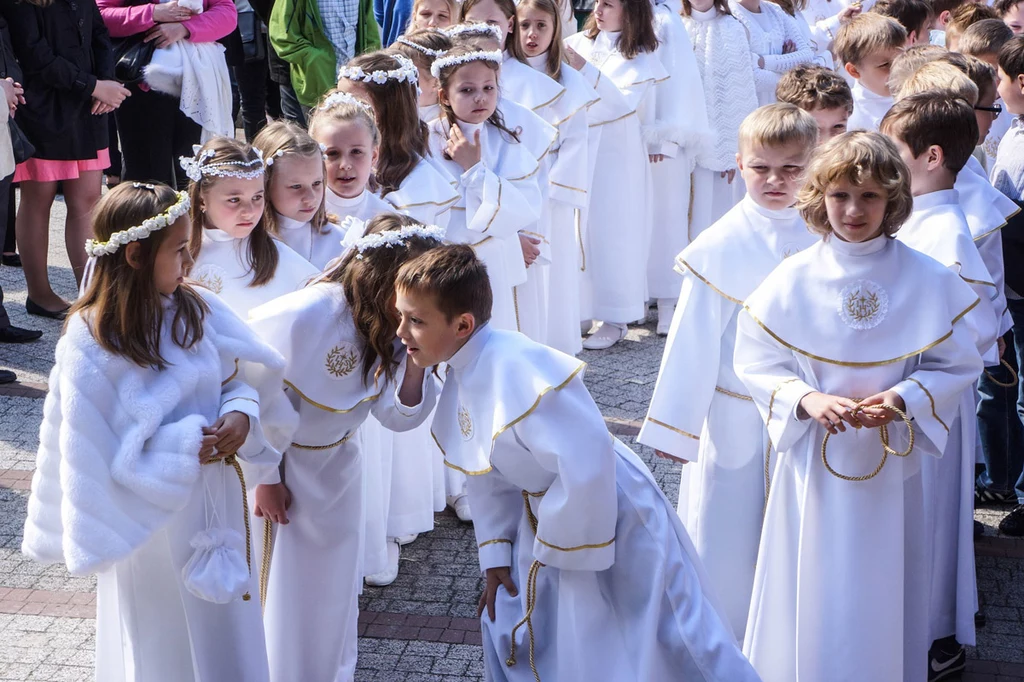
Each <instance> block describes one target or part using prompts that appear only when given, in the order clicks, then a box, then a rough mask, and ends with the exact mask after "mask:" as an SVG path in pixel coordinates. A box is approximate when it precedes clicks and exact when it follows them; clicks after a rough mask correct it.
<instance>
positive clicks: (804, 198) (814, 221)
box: [796, 130, 914, 237]
mask: <svg viewBox="0 0 1024 682" xmlns="http://www.w3.org/2000/svg"><path fill="white" fill-rule="evenodd" d="M842 180H847V181H849V182H852V183H853V184H855V185H862V184H864V182H865V181H867V180H874V181H875V182H877V183H878V184H879V185H881V186H882V189H883V190H885V192H886V194H887V195H888V202H887V205H886V208H885V216H884V217H883V218H882V231H883V232H884V233H885V234H886V235H887V236H890V237H891V236H892V235H894V234H896V231H897V230H899V229H900V227H901V226H902V225H903V223H905V222H906V221H907V218H909V217H910V213H911V212H912V211H913V210H914V198H913V196H912V195H911V193H910V170H909V169H908V168H907V164H905V163H903V159H901V158H900V154H899V151H898V150H897V149H896V145H894V144H893V143H892V140H890V139H889V138H887V137H885V136H884V135H880V134H878V133H875V132H869V131H866V130H855V131H852V132H848V133H843V134H842V135H837V136H836V137H833V138H832V139H831V140H829V141H828V142H826V143H825V144H824V145H822V147H821V149H820V150H819V151H818V153H817V154H816V155H815V156H814V159H812V160H811V166H810V168H809V169H808V171H807V177H806V180H805V181H804V186H803V188H802V189H801V190H800V192H799V193H798V194H797V202H796V207H797V209H799V211H800V217H801V218H803V219H804V222H806V223H807V227H808V228H810V230H811V232H814V233H815V234H820V235H822V236H827V235H829V234H831V233H832V226H831V225H830V224H829V222H828V211H827V210H826V208H825V196H826V194H827V193H828V188H829V187H831V186H832V185H834V184H836V183H837V182H840V181H842Z"/></svg>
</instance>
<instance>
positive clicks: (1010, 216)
mask: <svg viewBox="0 0 1024 682" xmlns="http://www.w3.org/2000/svg"><path fill="white" fill-rule="evenodd" d="M1018 213H1020V207H1019V206H1018V207H1017V210H1016V211H1014V212H1013V213H1011V214H1010V215H1008V216H1006V220H1004V221H1003V224H1002V225H1000V226H999V227H993V228H992V229H991V230H989V231H988V232H986V233H985V234H979V235H978V236H977V237H975V238H974V241H975V242H979V241H981V240H982V239H984V238H985V237H987V236H989V235H990V234H992V233H993V232H998V231H999V230H1001V229H1003V228H1004V227H1006V226H1007V225H1009V224H1010V218H1012V217H1014V216H1015V215H1017V214H1018Z"/></svg>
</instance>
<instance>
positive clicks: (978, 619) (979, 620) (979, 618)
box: [974, 611, 988, 628]
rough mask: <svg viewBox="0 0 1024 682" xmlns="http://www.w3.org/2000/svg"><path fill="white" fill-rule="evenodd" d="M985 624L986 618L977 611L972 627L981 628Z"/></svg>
mask: <svg viewBox="0 0 1024 682" xmlns="http://www.w3.org/2000/svg"><path fill="white" fill-rule="evenodd" d="M987 624H988V618H986V617H985V614H984V613H982V612H981V611H978V612H977V613H976V614H974V627H976V628H983V627H985V626H986V625H987Z"/></svg>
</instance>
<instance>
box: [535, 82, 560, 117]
mask: <svg viewBox="0 0 1024 682" xmlns="http://www.w3.org/2000/svg"><path fill="white" fill-rule="evenodd" d="M560 85H561V84H560ZM564 94H565V87H564V86H563V87H562V91H561V92H560V93H558V94H557V95H555V96H554V97H552V98H551V99H549V100H548V101H547V102H544V103H543V104H538V105H537V106H535V107H533V109H532V111H533V112H535V113H536V111H537V110H538V109H543V108H544V107H546V106H548V105H549V104H554V103H555V102H557V101H558V100H560V99H562V95H564ZM549 125H550V124H549Z"/></svg>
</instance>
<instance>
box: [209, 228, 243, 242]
mask: <svg viewBox="0 0 1024 682" xmlns="http://www.w3.org/2000/svg"><path fill="white" fill-rule="evenodd" d="M203 234H204V235H205V236H206V237H208V238H209V239H210V241H215V242H230V241H233V240H234V239H235V237H232V236H231V235H230V234H228V233H227V232H225V231H224V230H221V229H218V228H216V227H210V226H206V227H204V228H203Z"/></svg>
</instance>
